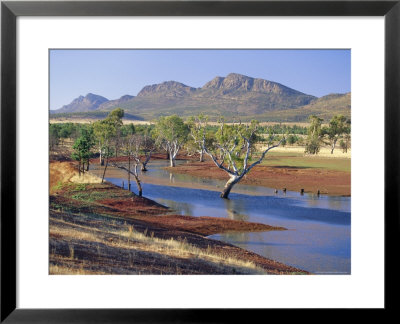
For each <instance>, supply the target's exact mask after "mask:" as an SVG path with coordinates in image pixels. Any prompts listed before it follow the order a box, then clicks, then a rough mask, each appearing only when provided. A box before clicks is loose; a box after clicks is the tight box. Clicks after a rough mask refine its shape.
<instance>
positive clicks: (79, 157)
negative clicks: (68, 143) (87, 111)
mask: <svg viewBox="0 0 400 324" xmlns="http://www.w3.org/2000/svg"><path fill="white" fill-rule="evenodd" d="M93 146H94V137H93V128H92V127H87V128H82V129H81V136H79V137H78V138H77V139H76V140H75V143H74V145H73V146H72V148H73V150H74V152H73V153H72V158H73V159H74V160H76V161H80V162H84V161H87V160H89V158H90V157H91V155H92V153H91V148H92V147H93Z"/></svg>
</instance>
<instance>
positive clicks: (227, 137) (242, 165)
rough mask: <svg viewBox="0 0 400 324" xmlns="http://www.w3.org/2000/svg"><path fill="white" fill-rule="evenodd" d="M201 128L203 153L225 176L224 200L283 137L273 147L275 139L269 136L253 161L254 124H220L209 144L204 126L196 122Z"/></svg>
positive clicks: (257, 137) (222, 193)
mask: <svg viewBox="0 0 400 324" xmlns="http://www.w3.org/2000/svg"><path fill="white" fill-rule="evenodd" d="M200 124H201V129H202V147H203V149H204V152H205V153H206V154H207V155H208V156H209V157H210V158H211V159H212V161H213V162H214V164H215V165H216V166H217V167H218V168H219V169H221V170H223V171H225V172H226V173H227V174H228V175H229V180H228V181H227V182H226V184H225V187H224V189H223V191H222V192H221V195H220V197H221V198H228V196H229V193H230V192H231V190H232V188H233V187H234V186H235V184H237V183H238V182H240V180H242V179H243V177H244V176H245V175H246V174H248V173H249V172H250V171H251V170H252V169H253V168H254V167H255V166H256V165H258V164H260V163H261V162H262V161H263V160H264V158H265V156H266V154H267V153H268V152H269V151H270V150H272V149H273V148H275V147H278V146H279V145H280V144H281V143H282V141H283V139H284V137H282V138H281V139H280V140H279V141H278V142H277V143H276V144H274V142H276V140H277V137H276V136H273V138H272V137H271V136H270V138H269V140H268V143H267V148H266V149H264V150H263V151H262V152H261V155H260V156H259V157H258V158H255V159H253V156H254V153H255V151H256V150H255V147H254V146H255V143H256V142H258V141H259V139H260V138H259V134H258V131H259V129H258V125H259V123H258V121H255V120H253V121H252V122H251V123H250V124H242V123H234V124H231V125H227V124H225V123H224V122H223V121H221V122H220V127H219V129H218V131H217V132H216V134H215V140H214V142H213V144H211V145H210V144H207V142H206V124H205V123H204V122H200Z"/></svg>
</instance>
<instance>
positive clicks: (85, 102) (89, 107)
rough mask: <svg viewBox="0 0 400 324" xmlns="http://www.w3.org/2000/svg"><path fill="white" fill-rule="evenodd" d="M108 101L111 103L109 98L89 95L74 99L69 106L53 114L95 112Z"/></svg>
mask: <svg viewBox="0 0 400 324" xmlns="http://www.w3.org/2000/svg"><path fill="white" fill-rule="evenodd" d="M107 101H109V100H108V99H107V98H104V97H102V96H99V95H95V94H93V93H88V94H87V95H86V96H85V97H84V96H79V97H78V98H76V99H74V100H73V101H72V102H71V103H70V104H69V105H65V106H62V107H61V108H60V109H57V110H56V111H51V112H57V113H71V112H86V111H93V110H96V109H97V108H99V106H100V105H101V104H102V103H105V102H107Z"/></svg>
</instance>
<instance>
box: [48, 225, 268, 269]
mask: <svg viewBox="0 0 400 324" xmlns="http://www.w3.org/2000/svg"><path fill="white" fill-rule="evenodd" d="M53 222H55V224H53V225H52V226H51V228H50V238H57V239H58V240H63V241H66V242H69V243H68V247H69V256H68V257H65V258H63V259H62V260H61V261H62V263H61V265H60V264H58V265H55V264H51V265H50V274H93V273H94V272H95V273H96V274H100V273H99V271H92V270H87V269H86V267H84V266H83V264H82V260H79V259H78V258H77V256H76V254H75V250H74V244H77V245H79V244H88V242H90V243H91V244H93V243H97V244H100V245H102V246H106V247H110V248H117V249H120V250H121V251H122V250H123V251H128V253H131V252H133V253H135V252H138V251H141V252H148V253H155V254H162V255H164V256H166V257H171V258H179V259H188V260H190V259H192V260H201V261H203V262H206V263H209V264H211V265H212V266H213V267H231V268H234V269H235V270H236V271H237V272H239V273H240V272H242V273H243V272H245V273H252V274H265V273H266V272H265V270H264V269H262V268H260V267H258V266H256V265H255V264H254V263H253V262H250V261H245V260H240V259H236V258H233V257H229V256H226V255H222V254H219V253H217V252H216V251H213V249H212V248H210V247H208V248H207V249H201V248H198V247H196V246H194V245H192V244H189V243H188V242H187V241H186V239H183V240H175V239H173V238H170V239H162V238H158V237H155V236H154V233H153V232H150V233H147V230H145V231H144V232H143V233H142V232H139V231H136V230H135V229H134V227H133V225H124V226H123V228H122V229H119V230H111V229H110V230H108V231H103V230H101V229H95V228H91V227H89V226H83V225H77V224H73V225H72V224H70V223H68V222H65V221H63V220H53ZM129 251H131V252H129ZM97 254H98V256H99V257H100V258H101V257H102V253H101V249H100V248H99V247H98V249H97ZM51 258H52V259H53V261H54V260H58V259H59V256H58V255H57V251H54V250H53V251H52V253H51ZM58 261H60V260H58ZM68 261H69V262H70V263H72V264H73V265H75V266H71V265H70V266H66V265H65V263H67V264H68ZM76 264H80V266H79V267H78V268H77V267H76ZM100 272H102V271H100Z"/></svg>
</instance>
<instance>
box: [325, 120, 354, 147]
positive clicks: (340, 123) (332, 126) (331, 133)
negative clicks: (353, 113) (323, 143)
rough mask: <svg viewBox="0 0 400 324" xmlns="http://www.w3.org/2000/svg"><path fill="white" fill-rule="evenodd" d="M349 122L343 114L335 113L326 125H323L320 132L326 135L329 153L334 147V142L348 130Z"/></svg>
mask: <svg viewBox="0 0 400 324" xmlns="http://www.w3.org/2000/svg"><path fill="white" fill-rule="evenodd" d="M348 128H349V123H348V121H347V118H346V117H344V116H343V115H336V116H333V118H332V119H331V120H330V122H329V126H328V127H324V128H323V129H322V132H323V134H324V135H327V137H328V140H329V145H330V147H331V154H333V151H334V149H335V147H336V143H337V141H338V140H339V138H341V137H342V136H343V134H346V133H347V132H348Z"/></svg>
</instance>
